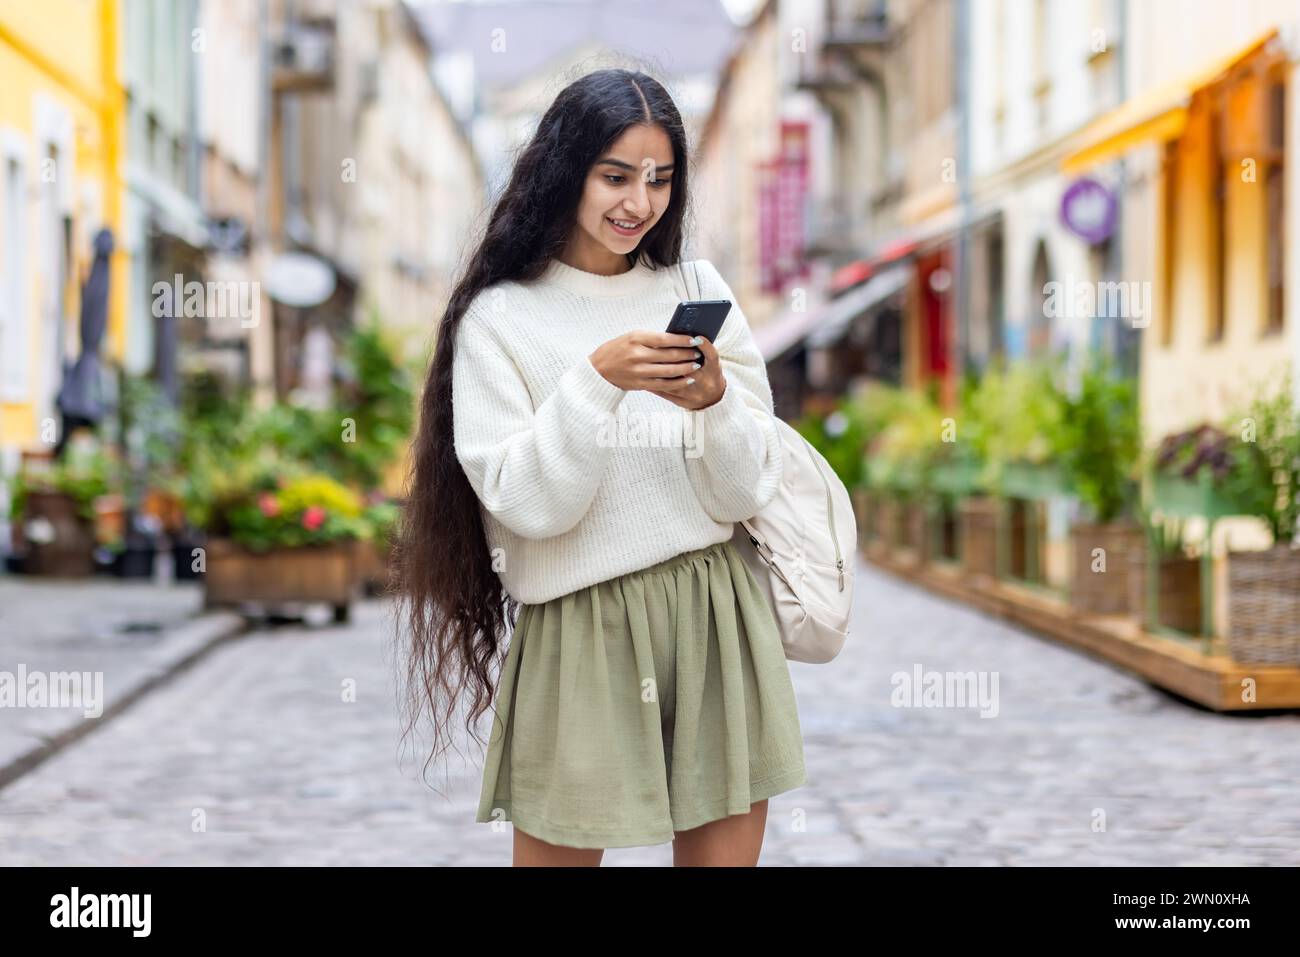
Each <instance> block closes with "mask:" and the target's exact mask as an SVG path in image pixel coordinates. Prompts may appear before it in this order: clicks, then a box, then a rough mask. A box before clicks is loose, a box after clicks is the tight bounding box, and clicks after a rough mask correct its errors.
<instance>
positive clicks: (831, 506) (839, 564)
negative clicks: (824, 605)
mask: <svg viewBox="0 0 1300 957" xmlns="http://www.w3.org/2000/svg"><path fill="white" fill-rule="evenodd" d="M804 443H805V444H807V445H808V449H809V454H808V457H809V458H810V459H812V464H813V468H815V469H816V470H817V474H818V475H820V476H821V480H822V484H823V485H825V486H826V515H827V518H828V522H827V524H828V525H829V526H830V532H831V541H832V542H833V543H834V544H835V567H836V568H837V569H838V570H839V573H840V591H844V559H843V558H842V557H841V556H840V540H839V538H838V537H837V536H836V534H835V503H834V501H833V500H832V499H831V483H830V482H828V481H826V473H825V472H823V471H822V467H821V466H820V465H818V464H817V456H815V455H813V454H812V445H811V443H809V442H808V440H807V439H804Z"/></svg>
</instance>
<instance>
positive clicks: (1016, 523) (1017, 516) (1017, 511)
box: [1003, 498, 1042, 580]
mask: <svg viewBox="0 0 1300 957" xmlns="http://www.w3.org/2000/svg"><path fill="white" fill-rule="evenodd" d="M1031 508H1033V503H1032V502H1031V501H1029V500H1027V499H1021V498H1014V499H1010V500H1008V501H1007V504H1006V513H1005V515H1004V519H1003V520H1004V521H1005V522H1006V523H1007V527H1006V530H1005V533H1004V534H1005V535H1006V536H1007V537H1006V548H1007V552H1006V556H1007V557H1006V561H1007V567H1006V569H1005V571H1006V573H1007V574H1008V575H1010V576H1011V577H1012V578H1019V579H1022V580H1023V579H1027V578H1029V571H1030V567H1029V550H1028V548H1027V547H1026V542H1025V531H1026V529H1027V527H1028V526H1029V524H1030V522H1029V520H1028V512H1029V510H1030V509H1031ZM1035 564H1036V565H1037V566H1038V567H1041V566H1042V562H1041V561H1040V562H1037V563H1035Z"/></svg>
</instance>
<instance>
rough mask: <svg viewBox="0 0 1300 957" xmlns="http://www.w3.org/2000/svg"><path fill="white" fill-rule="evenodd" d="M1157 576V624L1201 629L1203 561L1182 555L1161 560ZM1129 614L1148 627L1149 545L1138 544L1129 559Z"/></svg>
mask: <svg viewBox="0 0 1300 957" xmlns="http://www.w3.org/2000/svg"><path fill="white" fill-rule="evenodd" d="M1158 568H1159V572H1158V577H1157V582H1158V585H1157V589H1158V592H1157V596H1156V607H1157V610H1158V611H1159V613H1160V614H1159V616H1158V618H1157V619H1156V621H1155V624H1156V625H1158V626H1160V627H1163V628H1173V629H1174V630H1176V631H1183V632H1187V633H1188V634H1191V635H1194V634H1197V633H1198V632H1200V630H1201V560H1200V559H1199V558H1188V557H1186V556H1179V557H1177V558H1162V559H1160V562H1159V565H1158ZM1128 605H1129V614H1131V615H1132V616H1133V617H1134V618H1136V619H1137V620H1138V621H1139V622H1140V623H1141V624H1142V625H1143V626H1144V627H1146V626H1148V625H1149V624H1150V622H1148V621H1147V617H1148V614H1149V612H1148V609H1147V556H1146V546H1145V545H1139V546H1137V547H1135V548H1134V549H1133V550H1132V551H1131V552H1130V553H1129V558H1128Z"/></svg>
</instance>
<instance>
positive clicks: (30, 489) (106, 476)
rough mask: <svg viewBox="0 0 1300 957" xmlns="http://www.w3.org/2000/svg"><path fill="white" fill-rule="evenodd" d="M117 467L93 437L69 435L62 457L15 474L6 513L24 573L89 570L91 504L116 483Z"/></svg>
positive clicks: (93, 512)
mask: <svg viewBox="0 0 1300 957" xmlns="http://www.w3.org/2000/svg"><path fill="white" fill-rule="evenodd" d="M119 482H120V469H119V467H118V464H117V462H116V460H115V459H114V458H113V457H112V455H111V454H110V453H109V452H108V451H107V450H106V449H105V448H104V447H103V446H102V444H101V443H100V442H99V441H98V440H82V439H78V440H74V441H73V442H70V443H69V444H68V446H67V448H66V449H65V450H64V453H63V458H62V459H60V460H58V461H54V462H51V463H49V464H48V465H46V466H45V467H43V468H30V467H29V468H28V469H27V470H25V471H22V472H19V474H18V475H17V476H16V479H15V482H14V488H13V495H12V498H11V503H10V518H11V521H12V522H13V525H14V528H15V530H16V536H15V538H16V541H15V547H16V548H17V549H18V551H20V552H21V553H22V554H23V556H24V557H23V562H22V570H23V571H24V572H25V573H27V574H30V575H43V576H52V577H80V576H85V575H90V574H93V573H94V571H95V545H96V517H97V516H96V503H97V502H99V501H101V500H102V499H103V498H104V497H105V496H107V495H108V494H109V493H110V492H111V491H113V490H114V489H115V488H117V487H118V485H119Z"/></svg>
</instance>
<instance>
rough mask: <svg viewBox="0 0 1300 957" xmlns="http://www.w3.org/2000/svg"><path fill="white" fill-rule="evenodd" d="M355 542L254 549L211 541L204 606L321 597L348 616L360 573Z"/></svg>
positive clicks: (337, 618)
mask: <svg viewBox="0 0 1300 957" xmlns="http://www.w3.org/2000/svg"><path fill="white" fill-rule="evenodd" d="M356 544H357V543H355V542H350V541H349V542H338V543H335V544H331V545H312V546H307V547H303V548H277V549H272V550H271V551H269V552H251V551H248V550H247V549H244V548H241V547H240V546H239V545H236V544H235V543H234V542H231V541H229V540H226V539H215V540H212V541H209V542H208V544H207V555H206V564H207V568H206V571H205V573H204V576H203V580H204V586H205V590H204V598H203V603H204V606H205V607H209V608H212V607H217V606H222V605H240V604H244V603H246V602H247V603H258V604H266V605H276V604H283V603H298V602H304V603H306V602H320V603H324V604H327V605H331V606H333V608H334V620H335V621H339V622H343V621H347V620H348V618H349V616H350V613H351V605H352V599H353V598H354V597H355V596H356V592H357V586H358V585H359V583H360V579H359V577H358V574H357V570H358V556H357V552H358V549H357V548H356Z"/></svg>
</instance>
